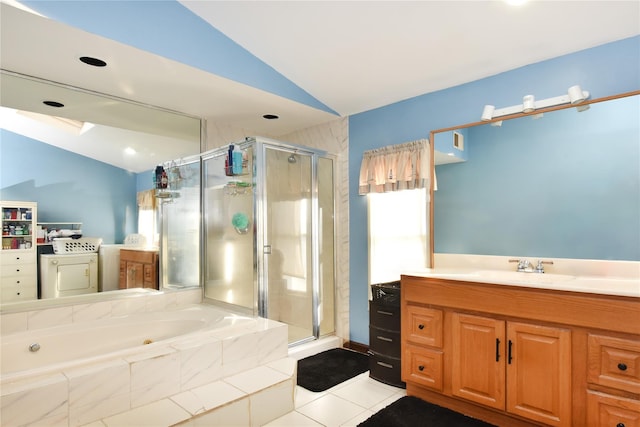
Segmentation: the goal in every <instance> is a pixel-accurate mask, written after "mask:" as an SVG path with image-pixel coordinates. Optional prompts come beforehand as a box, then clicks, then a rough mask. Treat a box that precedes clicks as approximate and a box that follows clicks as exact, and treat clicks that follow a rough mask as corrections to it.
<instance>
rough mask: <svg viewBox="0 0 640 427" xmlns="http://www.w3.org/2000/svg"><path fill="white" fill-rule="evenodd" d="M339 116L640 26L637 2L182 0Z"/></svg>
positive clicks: (553, 54) (624, 33) (626, 34)
mask: <svg viewBox="0 0 640 427" xmlns="http://www.w3.org/2000/svg"><path fill="white" fill-rule="evenodd" d="M180 2H181V3H182V4H184V5H185V6H187V7H188V8H189V9H191V10H192V11H194V12H195V13H196V14H198V15H200V16H201V17H202V18H204V19H205V20H206V21H207V22H209V23H210V24H211V25H212V26H214V27H215V28H217V29H218V30H220V31H222V32H223V33H224V34H225V35H227V36H228V37H229V38H231V39H233V40H234V41H236V42H237V43H238V44H240V45H241V46H243V47H244V48H245V49H247V50H248V51H249V52H251V53H252V54H253V55H255V56H256V57H258V58H260V59H262V60H263V61H264V62H266V63H267V64H269V65H271V66H272V67H273V68H274V69H275V70H276V71H278V72H280V73H281V74H283V75H284V76H285V77H287V78H288V79H289V80H291V81H293V82H294V83H296V84H297V85H298V86H300V87H302V88H303V89H305V90H306V91H307V92H309V93H310V94H311V95H313V96H314V97H315V98H317V99H318V100H319V101H321V102H323V103H324V104H325V105H327V106H329V107H330V108H332V109H333V110H335V111H337V112H338V113H340V115H342V116H347V115H351V114H355V113H360V112H362V111H366V110H370V109H373V108H377V107H381V106H384V105H388V104H391V103H394V102H397V101H400V100H403V99H407V98H411V97H414V96H417V95H421V94H424V93H429V92H433V91H437V90H440V89H445V88H448V87H452V86H456V85H459V84H462V83H466V82H470V81H473V80H478V79H481V78H483V77H488V76H491V75H495V74H498V73H501V72H504V71H507V70H511V69H514V68H518V67H521V66H524V65H527V64H531V63H534V62H539V61H542V60H545V59H549V58H553V57H556V56H560V55H564V54H567V53H571V52H575V51H578V50H582V49H586V48H590V47H593V46H597V45H600V44H604V43H607V42H611V41H614V40H619V39H623V38H626V37H630V36H633V35H636V34H639V33H640V2H639V1H638V0H632V1H555V0H553V1H540V0H538V1H530V2H527V3H525V4H523V5H522V6H519V7H515V6H511V5H509V4H507V2H505V1H496V0H494V1H478V0H476V1H452V0H449V1H206V0H204V1H203V0H200V1H196V0H180Z"/></svg>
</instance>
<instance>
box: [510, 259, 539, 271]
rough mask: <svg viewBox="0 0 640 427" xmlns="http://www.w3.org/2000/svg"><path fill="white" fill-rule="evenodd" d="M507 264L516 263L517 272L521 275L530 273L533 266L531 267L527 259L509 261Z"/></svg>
mask: <svg viewBox="0 0 640 427" xmlns="http://www.w3.org/2000/svg"><path fill="white" fill-rule="evenodd" d="M509 262H517V263H518V270H517V271H520V272H523V273H532V272H533V266H532V265H531V263H530V262H529V260H528V259H510V260H509Z"/></svg>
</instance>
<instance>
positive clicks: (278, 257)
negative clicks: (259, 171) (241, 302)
mask: <svg viewBox="0 0 640 427" xmlns="http://www.w3.org/2000/svg"><path fill="white" fill-rule="evenodd" d="M263 147H264V163H265V164H264V170H265V171H267V172H268V173H265V175H264V197H263V199H262V202H263V218H264V228H263V233H264V234H263V236H264V242H263V243H264V247H263V253H264V258H263V263H264V264H263V265H264V267H263V268H264V271H263V277H264V278H265V279H266V280H263V284H264V285H263V286H262V289H261V290H260V292H261V294H262V304H263V305H262V307H261V312H262V314H263V315H264V316H265V317H268V318H269V319H273V320H277V321H281V322H284V323H286V324H287V325H289V343H294V342H297V341H302V340H305V339H307V338H312V337H314V336H315V335H316V331H315V329H314V324H315V323H316V322H315V320H316V319H314V317H315V313H316V311H315V310H314V306H315V303H316V300H317V293H316V292H314V286H313V283H314V277H313V272H314V263H313V255H314V247H313V239H312V237H313V234H312V232H313V224H312V210H313V208H314V205H315V201H314V197H313V191H312V179H313V177H312V160H313V157H312V153H303V152H300V151H294V150H290V149H286V148H285V147H270V146H267V145H264V146H263Z"/></svg>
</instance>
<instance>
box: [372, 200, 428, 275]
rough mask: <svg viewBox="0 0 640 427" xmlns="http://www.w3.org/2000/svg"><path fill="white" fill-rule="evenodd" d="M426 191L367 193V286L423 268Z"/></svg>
mask: <svg viewBox="0 0 640 427" xmlns="http://www.w3.org/2000/svg"><path fill="white" fill-rule="evenodd" d="M427 191H428V190H427V189H424V188H421V189H416V190H403V191H393V192H388V193H369V194H368V195H367V199H368V211H369V283H383V282H389V281H392V280H399V279H400V274H401V273H403V272H405V271H410V270H417V269H422V268H425V267H427V266H428V265H429V264H428V240H427V239H428V231H429V225H428V223H427V218H428V216H427V215H428V204H427V198H428V193H427Z"/></svg>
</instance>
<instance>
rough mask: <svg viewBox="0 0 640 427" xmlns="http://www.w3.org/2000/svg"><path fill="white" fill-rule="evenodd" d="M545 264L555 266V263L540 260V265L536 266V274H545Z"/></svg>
mask: <svg viewBox="0 0 640 427" xmlns="http://www.w3.org/2000/svg"><path fill="white" fill-rule="evenodd" d="M543 264H549V265H553V261H542V260H538V265H537V266H536V273H544V265H543Z"/></svg>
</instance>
